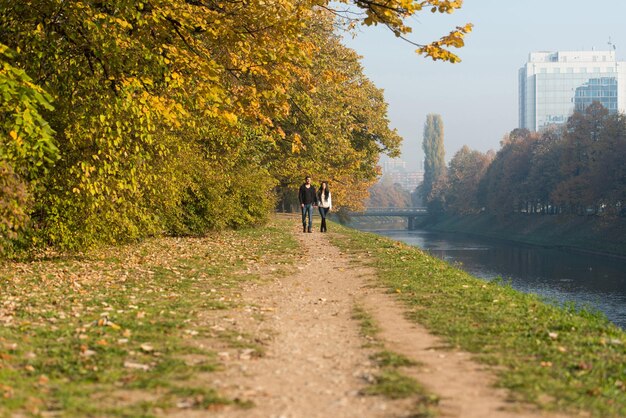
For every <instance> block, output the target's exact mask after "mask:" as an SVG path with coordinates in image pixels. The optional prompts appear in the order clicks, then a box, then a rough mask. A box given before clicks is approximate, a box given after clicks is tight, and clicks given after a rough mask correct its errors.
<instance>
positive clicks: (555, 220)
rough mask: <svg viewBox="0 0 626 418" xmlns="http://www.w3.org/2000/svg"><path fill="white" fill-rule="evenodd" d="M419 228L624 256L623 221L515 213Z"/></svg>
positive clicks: (436, 221) (441, 220) (437, 221)
mask: <svg viewBox="0 0 626 418" xmlns="http://www.w3.org/2000/svg"><path fill="white" fill-rule="evenodd" d="M420 227H421V228H424V229H426V230H431V231H438V232H456V233H464V234H471V235H477V236H482V237H488V238H496V239H501V240H508V241H515V242H520V243H525V244H533V245H541V246H546V247H553V248H567V249H569V250H576V251H585V252H591V253H597V254H606V255H612V256H618V257H626V218H624V217H620V218H616V219H605V218H602V217H596V216H552V215H526V214H517V215H514V216H511V217H508V218H506V219H500V218H498V217H496V216H494V215H488V214H478V215H464V216H451V215H446V216H440V217H438V218H430V219H427V220H425V221H424V222H423V223H422V224H421V225H420Z"/></svg>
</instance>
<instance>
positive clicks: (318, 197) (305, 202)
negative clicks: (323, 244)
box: [298, 176, 333, 232]
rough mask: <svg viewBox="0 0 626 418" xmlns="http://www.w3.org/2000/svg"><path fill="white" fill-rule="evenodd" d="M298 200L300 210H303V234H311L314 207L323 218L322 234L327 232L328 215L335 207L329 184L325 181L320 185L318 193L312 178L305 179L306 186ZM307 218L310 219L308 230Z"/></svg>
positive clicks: (302, 187)
mask: <svg viewBox="0 0 626 418" xmlns="http://www.w3.org/2000/svg"><path fill="white" fill-rule="evenodd" d="M298 200H299V201H300V208H301V209H302V232H307V231H308V232H311V227H312V221H311V217H312V216H313V206H317V208H318V209H319V211H320V216H321V217H322V226H321V227H320V232H326V215H328V212H329V211H330V210H331V209H332V207H333V204H332V201H331V198H330V190H329V189H328V183H327V182H325V181H323V182H322V184H320V189H319V191H318V192H317V193H316V192H315V187H313V185H312V184H311V177H310V176H306V177H305V178H304V184H303V185H302V186H300V191H299V192H298ZM307 216H308V217H309V225H308V228H307V224H306V218H307Z"/></svg>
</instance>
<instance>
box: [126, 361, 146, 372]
mask: <svg viewBox="0 0 626 418" xmlns="http://www.w3.org/2000/svg"><path fill="white" fill-rule="evenodd" d="M124 367H126V368H127V369H138V370H150V366H148V365H147V364H141V363H135V362H132V361H125V362H124Z"/></svg>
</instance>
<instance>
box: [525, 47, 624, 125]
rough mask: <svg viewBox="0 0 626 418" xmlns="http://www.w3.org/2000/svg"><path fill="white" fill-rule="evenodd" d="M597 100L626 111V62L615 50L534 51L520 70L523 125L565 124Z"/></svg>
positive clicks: (620, 110)
mask: <svg viewBox="0 0 626 418" xmlns="http://www.w3.org/2000/svg"><path fill="white" fill-rule="evenodd" d="M593 101H598V102H600V103H602V105H603V106H604V107H606V108H607V109H608V110H609V112H611V113H616V112H618V111H619V112H624V111H626V62H618V61H617V59H616V58H615V51H566V52H563V51H558V52H531V53H530V55H529V58H528V62H527V63H526V65H524V67H522V68H520V70H519V127H520V128H526V129H528V130H530V131H539V130H541V129H542V128H545V127H547V126H550V125H554V124H563V123H565V122H567V118H568V117H570V116H571V115H572V113H574V111H575V110H578V111H583V110H584V109H585V108H586V107H587V106H589V105H590V104H591V103H592V102H593Z"/></svg>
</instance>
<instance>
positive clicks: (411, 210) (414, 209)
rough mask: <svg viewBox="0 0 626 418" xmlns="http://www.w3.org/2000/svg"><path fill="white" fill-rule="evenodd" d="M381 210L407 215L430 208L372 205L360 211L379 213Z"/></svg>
mask: <svg viewBox="0 0 626 418" xmlns="http://www.w3.org/2000/svg"><path fill="white" fill-rule="evenodd" d="M379 212H385V213H388V212H394V213H406V214H407V215H409V214H412V213H426V212H428V210H427V209H426V208H425V207H410V208H393V207H388V208H382V207H370V208H365V210H364V211H363V212H359V213H379Z"/></svg>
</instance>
